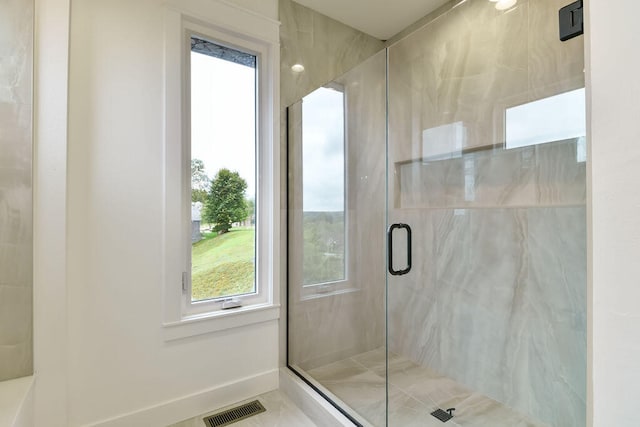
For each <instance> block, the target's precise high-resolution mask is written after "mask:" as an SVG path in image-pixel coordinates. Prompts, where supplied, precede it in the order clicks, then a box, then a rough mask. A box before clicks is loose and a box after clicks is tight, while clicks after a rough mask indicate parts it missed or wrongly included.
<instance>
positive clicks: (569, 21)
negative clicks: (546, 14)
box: [558, 0, 584, 42]
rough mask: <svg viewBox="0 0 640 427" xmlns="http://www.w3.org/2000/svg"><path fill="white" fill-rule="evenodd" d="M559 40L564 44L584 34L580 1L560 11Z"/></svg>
mask: <svg viewBox="0 0 640 427" xmlns="http://www.w3.org/2000/svg"><path fill="white" fill-rule="evenodd" d="M558 16H559V19H560V40H561V41H563V42H566V41H567V40H570V39H572V38H574V37H578V36H579V35H581V34H584V19H583V9H582V0H578V1H576V2H573V3H571V4H570V5H568V6H565V7H563V8H562V9H560V12H559V13H558Z"/></svg>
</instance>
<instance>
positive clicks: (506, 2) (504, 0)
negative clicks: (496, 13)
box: [496, 0, 518, 10]
mask: <svg viewBox="0 0 640 427" xmlns="http://www.w3.org/2000/svg"><path fill="white" fill-rule="evenodd" d="M516 3H518V0H499V1H498V2H497V3H496V9H498V10H507V9H510V8H512V7H513V6H515V4H516Z"/></svg>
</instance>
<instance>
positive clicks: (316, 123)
mask: <svg viewBox="0 0 640 427" xmlns="http://www.w3.org/2000/svg"><path fill="white" fill-rule="evenodd" d="M344 129H345V125H344V91H343V90H342V88H341V87H340V86H338V85H332V86H328V87H323V88H320V89H318V90H316V91H314V92H313V93H311V94H309V95H307V96H306V97H305V98H304V99H303V102H302V171H303V173H302V205H303V209H302V211H303V212H302V233H303V245H302V250H303V262H302V276H303V285H304V286H312V285H322V284H328V283H332V282H338V281H344V280H346V279H347V268H346V261H347V260H346V254H347V248H346V246H347V239H346V238H345V236H346V226H347V224H346V222H347V221H346V214H345V213H346V192H345V164H346V163H345V133H344Z"/></svg>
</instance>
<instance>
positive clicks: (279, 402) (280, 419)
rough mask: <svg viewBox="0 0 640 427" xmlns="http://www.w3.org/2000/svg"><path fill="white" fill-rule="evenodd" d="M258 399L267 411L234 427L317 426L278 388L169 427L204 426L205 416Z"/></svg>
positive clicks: (239, 422)
mask: <svg viewBox="0 0 640 427" xmlns="http://www.w3.org/2000/svg"><path fill="white" fill-rule="evenodd" d="M256 399H258V400H259V401H260V403H262V405H263V406H264V408H265V409H266V412H263V413H261V414H257V415H254V416H253V417H250V418H247V419H245V420H242V421H238V422H237V423H235V424H233V427H315V424H314V423H313V422H312V421H311V420H310V419H309V418H307V416H306V415H305V414H303V413H302V411H301V410H300V409H299V408H298V407H297V406H296V405H295V404H294V403H293V402H292V401H291V400H289V398H288V397H286V396H285V395H284V394H283V393H282V392H280V391H278V390H276V391H271V392H269V393H265V394H261V395H260V396H257V397H254V398H251V399H248V400H246V401H242V402H238V403H235V404H233V405H230V406H228V407H225V408H220V409H218V410H215V411H213V412H209V413H206V414H202V415H201V416H198V417H194V418H190V419H188V420H185V421H182V422H179V423H177V424H173V425H171V426H169V427H204V426H205V425H206V424H205V423H204V421H203V420H202V419H203V418H204V417H207V416H209V415H213V414H215V413H217V412H219V411H222V410H224V409H228V408H232V407H234V406H237V405H240V404H243V403H247V402H251V401H252V400H256Z"/></svg>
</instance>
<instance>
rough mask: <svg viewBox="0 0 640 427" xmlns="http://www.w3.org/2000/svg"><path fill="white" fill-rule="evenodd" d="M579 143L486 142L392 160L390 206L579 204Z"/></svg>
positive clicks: (581, 168) (582, 193) (582, 178)
mask: <svg viewBox="0 0 640 427" xmlns="http://www.w3.org/2000/svg"><path fill="white" fill-rule="evenodd" d="M582 145H583V142H582V141H580V139H578V138H573V139H568V140H563V141H555V142H550V143H546V144H540V145H535V146H527V147H520V148H512V149H506V148H505V147H504V144H491V145H484V146H476V147H469V148H465V149H462V150H460V151H457V152H451V153H444V154H441V155H438V156H431V157H421V158H416V159H411V160H403V161H398V162H395V163H394V171H393V180H394V182H393V187H392V191H393V200H394V207H395V208H396V209H417V208H422V209H430V208H431V209H474V208H527V207H558V206H582V205H584V204H585V203H586V191H585V175H586V173H585V167H586V166H585V161H584V160H585V159H584V158H583V157H584V156H583V151H584V150H583V148H584V147H583V146H582Z"/></svg>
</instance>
